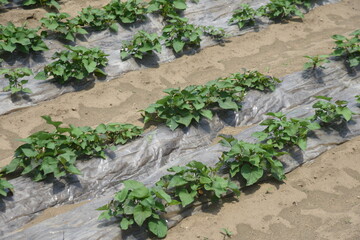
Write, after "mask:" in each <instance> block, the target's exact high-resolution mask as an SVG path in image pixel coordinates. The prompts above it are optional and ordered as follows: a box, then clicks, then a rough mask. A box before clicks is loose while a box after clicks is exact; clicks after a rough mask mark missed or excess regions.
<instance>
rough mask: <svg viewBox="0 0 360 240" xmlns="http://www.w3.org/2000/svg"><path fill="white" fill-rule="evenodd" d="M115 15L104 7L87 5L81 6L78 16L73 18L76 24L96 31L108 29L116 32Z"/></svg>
mask: <svg viewBox="0 0 360 240" xmlns="http://www.w3.org/2000/svg"><path fill="white" fill-rule="evenodd" d="M115 18H116V17H115V15H112V14H109V13H108V12H106V10H104V9H99V8H92V7H87V8H83V9H82V10H81V12H80V13H79V15H78V16H76V18H75V19H74V22H75V23H76V25H79V26H83V27H91V28H92V29H95V30H96V31H99V30H105V29H107V28H110V30H112V31H114V32H117V31H118V24H117V23H116V21H115Z"/></svg>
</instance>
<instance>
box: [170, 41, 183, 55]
mask: <svg viewBox="0 0 360 240" xmlns="http://www.w3.org/2000/svg"><path fill="white" fill-rule="evenodd" d="M184 46H185V42H183V41H181V39H177V38H175V39H174V41H173V43H172V47H173V49H174V51H175V52H177V53H178V52H181V51H182V49H183V48H184Z"/></svg>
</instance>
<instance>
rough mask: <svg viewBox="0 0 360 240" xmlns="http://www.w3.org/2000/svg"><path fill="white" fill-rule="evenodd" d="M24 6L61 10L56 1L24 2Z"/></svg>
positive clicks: (27, 0)
mask: <svg viewBox="0 0 360 240" xmlns="http://www.w3.org/2000/svg"><path fill="white" fill-rule="evenodd" d="M23 5H24V6H47V7H50V8H56V9H57V10H60V9H61V7H60V5H59V3H58V2H57V1H56V0H25V1H24V2H23Z"/></svg>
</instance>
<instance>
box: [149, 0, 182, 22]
mask: <svg viewBox="0 0 360 240" xmlns="http://www.w3.org/2000/svg"><path fill="white" fill-rule="evenodd" d="M186 8H187V5H186V0H151V1H150V2H149V5H148V7H147V11H148V12H149V13H153V12H157V13H159V14H160V15H161V16H163V17H164V18H166V19H167V18H173V17H174V16H177V17H180V16H179V12H180V11H183V10H185V9H186Z"/></svg>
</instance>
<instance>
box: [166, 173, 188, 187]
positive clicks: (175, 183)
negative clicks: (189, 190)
mask: <svg viewBox="0 0 360 240" xmlns="http://www.w3.org/2000/svg"><path fill="white" fill-rule="evenodd" d="M187 183H188V182H187V181H185V180H184V178H183V177H181V176H178V175H175V176H173V177H172V178H171V180H170V182H169V188H173V187H179V186H183V185H185V184H187Z"/></svg>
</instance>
